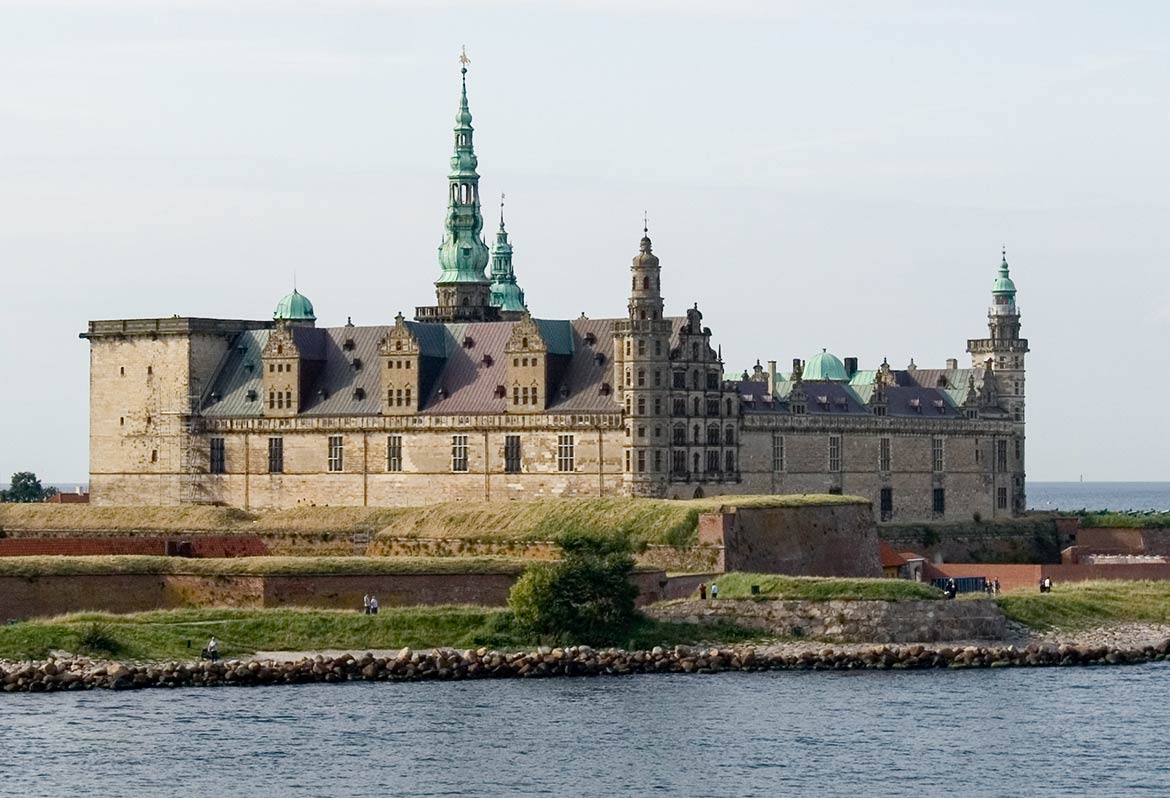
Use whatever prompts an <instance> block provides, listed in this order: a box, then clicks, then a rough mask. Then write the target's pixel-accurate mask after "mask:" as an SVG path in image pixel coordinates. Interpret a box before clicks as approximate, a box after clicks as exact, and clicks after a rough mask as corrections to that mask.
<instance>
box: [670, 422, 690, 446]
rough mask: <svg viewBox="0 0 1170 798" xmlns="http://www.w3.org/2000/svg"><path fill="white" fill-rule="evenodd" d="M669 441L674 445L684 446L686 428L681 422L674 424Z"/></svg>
mask: <svg viewBox="0 0 1170 798" xmlns="http://www.w3.org/2000/svg"><path fill="white" fill-rule="evenodd" d="M671 441H672V442H673V443H674V444H675V445H676V446H685V445H686V443H687V428H686V427H684V426H683V425H682V424H675V425H674V431H673V433H672V436H671Z"/></svg>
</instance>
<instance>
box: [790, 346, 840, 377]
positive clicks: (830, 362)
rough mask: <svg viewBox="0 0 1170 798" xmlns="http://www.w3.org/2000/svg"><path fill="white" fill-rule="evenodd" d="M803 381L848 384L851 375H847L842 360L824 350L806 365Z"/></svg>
mask: <svg viewBox="0 0 1170 798" xmlns="http://www.w3.org/2000/svg"><path fill="white" fill-rule="evenodd" d="M802 379H805V380H834V381H840V382H848V381H849V375H848V374H846V373H845V364H844V363H842V362H841V360H840V358H838V357H837V356H836V355H834V354H833V353H832V352H829V351H828V350H825V349H822V350H821V351H820V353H819V354H816V355H813V356H812V357H811V358H809V360H808V362H807V363H805V364H804V371H803V372H802Z"/></svg>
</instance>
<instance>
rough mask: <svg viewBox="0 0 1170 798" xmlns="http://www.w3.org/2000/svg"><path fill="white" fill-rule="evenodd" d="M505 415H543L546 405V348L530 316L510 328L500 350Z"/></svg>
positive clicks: (538, 328) (538, 329) (526, 315)
mask: <svg viewBox="0 0 1170 798" xmlns="http://www.w3.org/2000/svg"><path fill="white" fill-rule="evenodd" d="M504 358H505V360H506V364H505V365H506V369H507V376H506V378H505V384H504V388H505V393H506V396H507V397H508V412H509V413H543V412H544V410H545V408H546V407H547V406H548V374H549V371H548V365H549V363H548V345H547V344H546V342H545V340H544V337H543V336H542V335H541V334H540V327H539V326H538V325H537V324H536V322H535V321H533V319H532V316H531V315H528V314H525V316H524V318H522V319H520V321H518V322H516V323H515V324H514V325H512V335H511V337H510V338H509V339H508V344H507V346H506V347H504Z"/></svg>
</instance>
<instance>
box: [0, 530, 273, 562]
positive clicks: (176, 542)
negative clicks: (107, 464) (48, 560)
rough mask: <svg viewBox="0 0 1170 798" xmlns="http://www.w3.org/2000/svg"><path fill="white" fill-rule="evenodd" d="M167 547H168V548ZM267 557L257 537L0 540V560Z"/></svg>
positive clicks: (212, 536) (261, 542)
mask: <svg viewBox="0 0 1170 798" xmlns="http://www.w3.org/2000/svg"><path fill="white" fill-rule="evenodd" d="M168 544H169V545H168ZM267 553H268V547H267V546H265V545H264V541H263V540H262V539H261V538H260V537H258V536H256V535H192V536H189V537H178V538H176V537H168V538H162V537H129V536H126V537H110V538H67V537H45V538H0V557H30V556H44V555H58V556H69V557H89V556H103V555H114V554H138V555H147V556H155V557H161V556H164V555H168V554H171V555H177V556H183V557H259V556H263V555H265V554H267Z"/></svg>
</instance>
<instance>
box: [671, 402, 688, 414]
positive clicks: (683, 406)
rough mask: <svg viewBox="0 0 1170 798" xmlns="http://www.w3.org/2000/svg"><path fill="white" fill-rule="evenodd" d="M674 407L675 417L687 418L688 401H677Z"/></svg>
mask: <svg viewBox="0 0 1170 798" xmlns="http://www.w3.org/2000/svg"><path fill="white" fill-rule="evenodd" d="M673 405H674V410H673V415H676V416H685V415H686V414H687V400H686V399H675V400H674V402H673Z"/></svg>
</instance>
